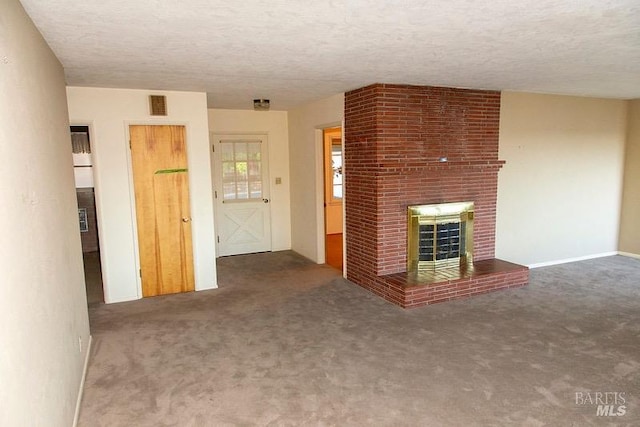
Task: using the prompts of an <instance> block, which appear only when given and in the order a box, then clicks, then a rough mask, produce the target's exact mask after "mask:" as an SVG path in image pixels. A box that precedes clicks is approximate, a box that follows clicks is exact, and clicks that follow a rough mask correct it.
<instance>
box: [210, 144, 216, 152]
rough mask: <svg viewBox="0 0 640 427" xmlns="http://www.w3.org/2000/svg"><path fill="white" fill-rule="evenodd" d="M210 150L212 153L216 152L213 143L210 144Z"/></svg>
mask: <svg viewBox="0 0 640 427" xmlns="http://www.w3.org/2000/svg"><path fill="white" fill-rule="evenodd" d="M211 151H212V152H214V153H215V152H216V146H215V145H211Z"/></svg>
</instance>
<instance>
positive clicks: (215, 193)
mask: <svg viewBox="0 0 640 427" xmlns="http://www.w3.org/2000/svg"><path fill="white" fill-rule="evenodd" d="M213 197H215V198H216V199H217V198H218V192H217V191H214V192H213Z"/></svg>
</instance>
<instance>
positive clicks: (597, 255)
mask: <svg viewBox="0 0 640 427" xmlns="http://www.w3.org/2000/svg"><path fill="white" fill-rule="evenodd" d="M618 254H620V252H618V251H614V252H603V253H600V254H593V255H585V256H580V257H575V258H565V259H559V260H555V261H547V262H540V263H535V264H529V265H527V267H529V268H540V267H549V266H552V265H558V264H567V263H569V262H576V261H586V260H589V259H594V258H604V257H607V256H613V255H618Z"/></svg>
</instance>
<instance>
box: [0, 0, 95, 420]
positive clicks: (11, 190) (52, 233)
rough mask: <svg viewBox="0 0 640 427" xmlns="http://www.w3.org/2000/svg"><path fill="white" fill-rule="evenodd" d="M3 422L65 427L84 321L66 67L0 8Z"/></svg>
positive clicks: (19, 15) (76, 383)
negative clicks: (66, 93)
mask: <svg viewBox="0 0 640 427" xmlns="http://www.w3.org/2000/svg"><path fill="white" fill-rule="evenodd" d="M0 94H1V95H0V157H1V158H2V167H0V236H2V237H1V238H0V271H2V284H0V325H2V326H1V327H0V425H2V426H52V427H56V426H65V427H67V426H70V425H72V423H73V421H74V413H75V409H76V402H77V397H78V393H79V390H80V386H81V379H82V373H83V366H84V363H85V358H86V356H87V354H88V351H87V350H88V344H89V323H88V316H87V301H86V296H85V289H84V276H83V270H82V268H83V267H82V251H81V247H80V230H79V227H78V211H77V204H76V192H75V188H74V180H73V164H72V161H71V139H70V135H69V127H68V126H69V124H68V119H67V104H66V97H65V82H64V74H63V70H62V66H61V65H60V63H59V62H58V60H57V59H56V57H55V56H54V55H53V53H52V52H51V50H50V49H49V47H48V46H47V44H46V43H45V42H44V40H43V39H42V37H41V36H40V34H39V33H38V31H37V30H36V28H35V27H34V25H33V24H32V22H31V20H30V19H29V18H28V17H27V15H26V14H25V12H24V10H23V9H22V6H20V4H19V3H18V1H17V0H4V1H2V2H0Z"/></svg>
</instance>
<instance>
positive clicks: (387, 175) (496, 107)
mask: <svg viewBox="0 0 640 427" xmlns="http://www.w3.org/2000/svg"><path fill="white" fill-rule="evenodd" d="M499 119H500V93H499V92H495V91H482V90H467V89H452V88H441V87H428V86H407V85H389V84H375V85H371V86H367V87H364V88H361V89H357V90H353V91H350V92H347V93H346V95H345V127H344V140H345V186H346V194H347V196H346V200H345V215H346V238H347V241H346V247H347V256H346V260H347V274H348V278H349V279H350V280H351V281H354V282H356V283H358V284H360V285H362V286H365V287H371V288H375V286H376V285H375V284H376V282H378V281H377V280H376V277H377V276H382V275H388V274H392V273H399V272H403V271H405V270H406V262H407V260H406V247H407V206H408V205H416V204H431V203H446V202H461V201H473V202H474V203H475V228H474V259H475V260H478V261H479V260H484V259H490V258H493V257H494V249H495V219H496V218H495V215H496V198H497V186H498V170H499V169H500V167H501V166H502V164H503V162H502V161H500V160H498V129H499ZM441 157H447V159H448V162H446V163H443V162H440V161H439V159H440V158H441ZM372 290H374V292H375V289H372Z"/></svg>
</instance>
